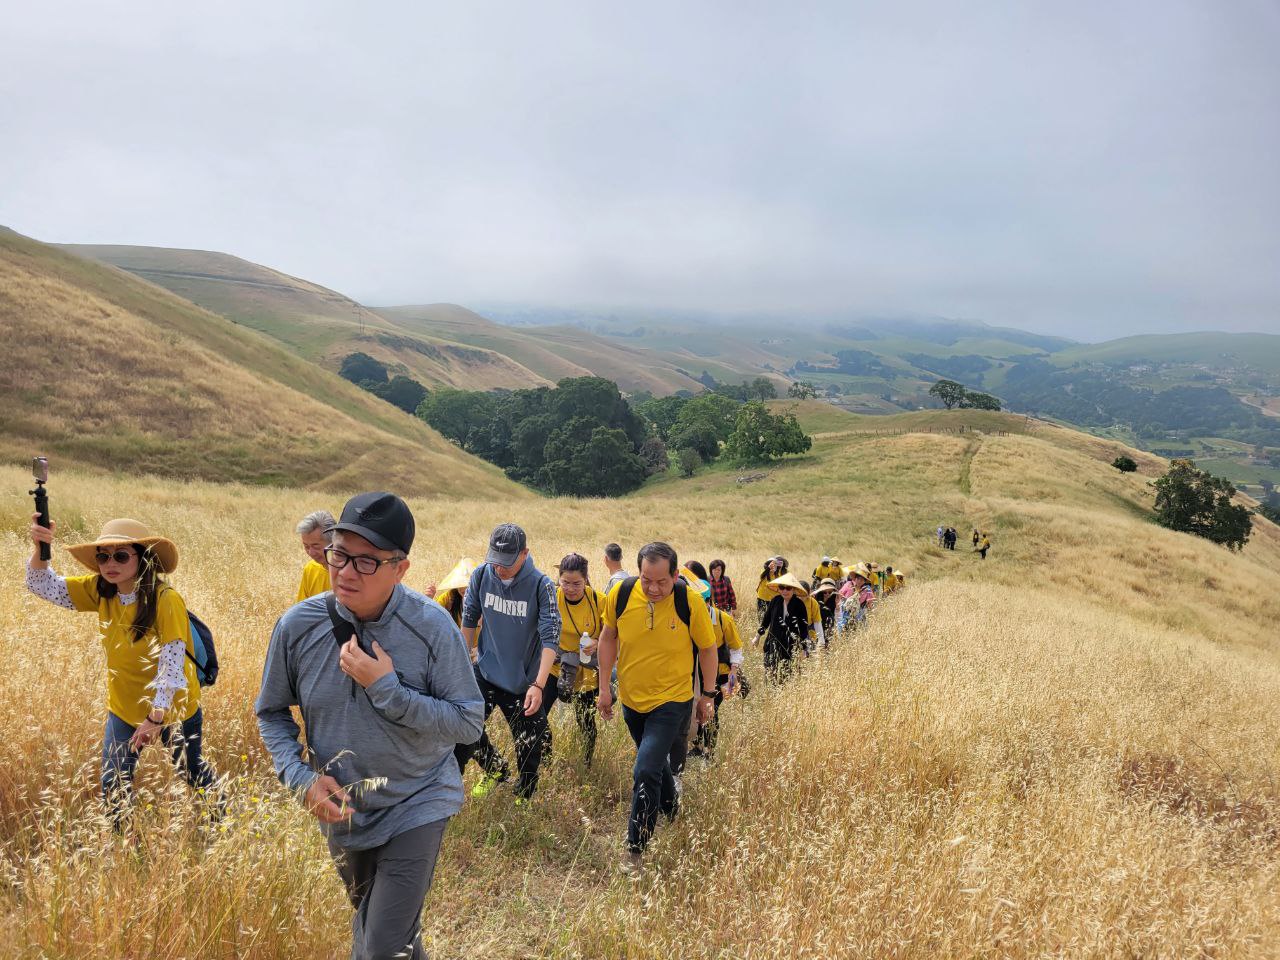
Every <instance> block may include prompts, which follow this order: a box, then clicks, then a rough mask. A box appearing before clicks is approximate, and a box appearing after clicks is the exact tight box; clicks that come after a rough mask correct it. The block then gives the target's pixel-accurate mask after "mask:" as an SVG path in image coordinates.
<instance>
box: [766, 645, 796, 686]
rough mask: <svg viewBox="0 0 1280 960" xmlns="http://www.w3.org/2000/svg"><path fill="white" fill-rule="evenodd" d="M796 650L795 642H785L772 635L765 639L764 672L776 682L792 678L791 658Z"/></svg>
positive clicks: (783, 681)
mask: <svg viewBox="0 0 1280 960" xmlns="http://www.w3.org/2000/svg"><path fill="white" fill-rule="evenodd" d="M794 652H795V645H794V644H793V643H783V642H782V641H779V640H776V639H774V638H773V637H772V636H770V637H766V638H765V641H764V672H765V676H767V677H768V678H769V679H770V680H772V681H773V682H774V683H785V682H786V681H787V680H790V679H791V658H792V656H793V655H794Z"/></svg>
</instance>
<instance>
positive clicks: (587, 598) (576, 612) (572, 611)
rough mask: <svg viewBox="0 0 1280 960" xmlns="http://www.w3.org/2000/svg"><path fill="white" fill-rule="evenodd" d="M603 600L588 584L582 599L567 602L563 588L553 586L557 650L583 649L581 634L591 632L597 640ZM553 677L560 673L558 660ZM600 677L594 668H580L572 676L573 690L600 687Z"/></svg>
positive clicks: (572, 650)
mask: <svg viewBox="0 0 1280 960" xmlns="http://www.w3.org/2000/svg"><path fill="white" fill-rule="evenodd" d="M604 604H605V599H604V597H603V596H601V594H600V593H599V591H597V590H596V588H595V587H591V586H588V587H587V588H586V589H585V590H584V591H583V592H582V599H581V600H579V601H578V602H577V603H570V602H569V601H568V600H566V599H565V596H564V591H563V590H561V589H560V588H559V587H557V588H556V606H557V607H558V608H559V609H560V649H561V650H562V651H564V652H566V653H577V652H578V651H579V650H580V649H581V648H582V646H581V645H582V635H583V634H584V633H587V634H590V635H591V636H592V637H594V638H595V639H597V640H599V639H600V630H601V628H602V627H603V626H604V620H603V619H602V613H603V609H604ZM551 675H552V676H553V677H558V676H560V663H559V661H556V663H555V664H554V665H553V666H552V668H551ZM599 684H600V680H599V676H598V674H597V672H596V671H595V670H592V669H586V670H584V669H583V668H581V667H579V668H578V675H577V676H576V677H574V679H573V692H574V693H581V692H582V691H584V690H597V689H599Z"/></svg>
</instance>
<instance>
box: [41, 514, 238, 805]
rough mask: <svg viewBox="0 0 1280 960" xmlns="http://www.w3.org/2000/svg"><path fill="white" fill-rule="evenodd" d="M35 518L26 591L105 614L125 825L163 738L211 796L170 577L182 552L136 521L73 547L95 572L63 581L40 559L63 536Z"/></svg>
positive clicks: (183, 618) (190, 666)
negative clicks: (141, 761) (151, 753)
mask: <svg viewBox="0 0 1280 960" xmlns="http://www.w3.org/2000/svg"><path fill="white" fill-rule="evenodd" d="M37 520H38V517H33V518H32V523H31V541H32V543H33V544H34V545H35V549H33V550H32V553H31V559H30V560H29V561H28V563H27V589H28V590H30V591H31V592H32V593H34V594H35V595H36V596H38V597H41V598H43V599H45V600H48V601H49V602H50V603H53V604H56V605H57V606H60V607H63V608H64V609H67V610H76V611H79V612H82V613H96V614H97V615H98V629H99V631H100V636H101V639H102V645H103V648H104V650H105V652H106V658H107V721H106V727H105V730H104V734H103V740H102V795H103V799H104V800H105V801H106V803H107V806H108V809H109V810H110V812H111V815H112V817H113V819H114V820H115V822H116V825H117V827H118V826H120V825H121V824H122V823H123V821H124V818H125V816H126V813H127V809H128V799H129V795H130V793H131V791H132V785H133V774H134V770H135V768H136V767H137V764H138V756H139V754H140V753H141V752H142V749H143V747H145V746H146V745H147V744H148V743H150V742H151V741H152V740H155V739H156V738H157V737H158V738H159V739H160V741H161V742H162V743H163V744H165V746H167V747H169V749H170V751H171V752H172V754H173V761H174V763H175V765H177V766H178V768H179V769H180V770H181V772H182V774H183V776H184V777H185V778H186V779H187V782H188V783H190V784H191V786H192V787H194V788H195V789H196V790H197V791H198V792H201V793H203V792H206V791H207V792H209V793H212V792H213V789H214V772H213V768H212V767H210V766H209V764H208V763H207V762H206V761H205V759H204V757H203V755H202V752H201V742H202V739H203V715H202V713H201V710H200V684H199V682H198V680H197V678H196V670H195V661H194V659H193V657H194V648H193V646H192V637H191V622H190V620H189V619H188V618H187V608H186V604H184V603H183V600H182V597H181V596H180V595H179V594H178V591H176V590H174V589H173V588H172V587H170V586H169V585H168V584H167V583H165V582H164V581H163V580H162V579H161V574H167V573H172V572H173V571H174V569H175V568H176V567H177V566H178V548H177V546H176V545H175V544H174V542H173V541H172V540H170V539H168V538H167V537H161V536H156V535H154V534H152V533H151V531H150V530H148V529H147V528H146V526H144V525H143V524H141V523H139V522H138V521H137V520H127V519H119V520H110V521H108V522H107V523H106V524H105V525H104V526H103V528H102V533H101V534H100V535H99V536H98V537H97V538H96V539H95V540H93V541H91V542H89V543H81V544H77V545H75V546H73V547H68V548H67V552H68V553H70V554H71V556H72V557H74V558H75V559H76V560H77V561H79V563H80V564H81V565H83V566H84V567H86V568H87V569H88V570H90V571H91V572H90V573H88V574H83V575H81V576H72V577H63V576H60V575H58V574H57V573H55V572H54V570H53V568H52V567H51V566H50V564H49V562H48V561H47V560H41V559H40V544H41V543H52V542H53V535H54V528H53V526H52V525H51V526H50V527H49V528H47V529H46V528H45V527H42V526H41V525H40V524H39V523H38V522H37Z"/></svg>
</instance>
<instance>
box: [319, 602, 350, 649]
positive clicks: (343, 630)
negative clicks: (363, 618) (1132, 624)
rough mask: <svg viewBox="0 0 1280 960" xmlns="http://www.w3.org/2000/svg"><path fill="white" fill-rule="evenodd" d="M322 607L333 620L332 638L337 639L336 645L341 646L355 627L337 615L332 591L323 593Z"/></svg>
mask: <svg viewBox="0 0 1280 960" xmlns="http://www.w3.org/2000/svg"><path fill="white" fill-rule="evenodd" d="M324 608H325V610H327V611H328V612H329V619H330V620H331V621H332V622H333V638H334V639H335V640H337V641H338V646H342V645H343V644H344V643H346V642H347V641H348V640H350V639H351V638H352V637H354V636H355V634H356V628H355V627H354V626H352V625H351V624H350V623H348V622H347V621H346V620H343V619H342V617H340V616H338V601H336V600H334V599H333V592H332V591H330V592H329V593H326V594H325V595H324Z"/></svg>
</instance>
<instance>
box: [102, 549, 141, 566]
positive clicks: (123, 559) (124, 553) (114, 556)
mask: <svg viewBox="0 0 1280 960" xmlns="http://www.w3.org/2000/svg"><path fill="white" fill-rule="evenodd" d="M93 558H94V559H95V560H97V561H98V565H99V566H101V565H102V564H104V563H106V562H107V561H108V560H114V561H115V562H116V563H121V564H124V563H128V562H129V561H130V559H132V558H133V551H132V550H117V551H116V552H115V553H107V551H105V550H99V551H98V552H97V553H95V554H94V555H93Z"/></svg>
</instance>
